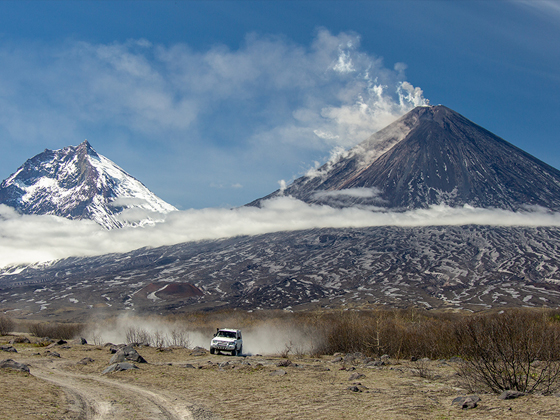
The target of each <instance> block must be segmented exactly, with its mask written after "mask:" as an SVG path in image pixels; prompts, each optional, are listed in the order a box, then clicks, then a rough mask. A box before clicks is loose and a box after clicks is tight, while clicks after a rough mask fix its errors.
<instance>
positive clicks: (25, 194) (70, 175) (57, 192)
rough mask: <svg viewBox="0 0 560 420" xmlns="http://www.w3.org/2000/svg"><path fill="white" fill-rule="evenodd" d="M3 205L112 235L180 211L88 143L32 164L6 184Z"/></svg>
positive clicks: (0, 192)
mask: <svg viewBox="0 0 560 420" xmlns="http://www.w3.org/2000/svg"><path fill="white" fill-rule="evenodd" d="M0 204H5V205H8V206H10V207H13V208H15V209H16V210H17V211H18V212H20V213H22V214H38V215H41V214H51V215H56V216H61V217H66V218H69V219H91V220H94V221H95V222H97V223H98V224H100V225H101V226H103V227H104V228H106V229H114V228H120V227H124V226H141V225H143V224H146V223H154V222H155V221H157V220H159V219H161V218H162V215H164V214H166V213H169V212H171V211H175V210H176V209H175V207H173V206H171V205H170V204H168V203H166V202H165V201H163V200H161V199H160V198H159V197H157V196H156V195H154V194H153V193H152V192H151V191H149V190H148V188H146V186H144V184H142V183H141V182H140V181H138V180H137V179H136V178H134V177H132V176H131V175H129V174H128V173H126V172H125V171H124V170H122V169H121V168H120V167H118V166H117V165H116V164H115V163H113V162H112V161H111V160H109V159H107V158H106V157H104V156H102V155H100V154H98V153H97V152H96V151H95V150H94V149H93V148H92V147H91V145H90V144H89V142H88V141H87V140H86V141H84V142H82V143H81V144H80V145H78V146H68V147H65V148H62V149H58V150H49V149H45V151H44V152H42V153H40V154H38V155H36V156H34V157H32V158H30V159H28V160H27V161H26V162H25V163H24V164H23V165H22V166H20V167H19V168H18V169H17V171H16V172H15V173H13V174H12V175H11V176H10V177H8V178H7V179H6V180H4V181H3V182H2V184H0Z"/></svg>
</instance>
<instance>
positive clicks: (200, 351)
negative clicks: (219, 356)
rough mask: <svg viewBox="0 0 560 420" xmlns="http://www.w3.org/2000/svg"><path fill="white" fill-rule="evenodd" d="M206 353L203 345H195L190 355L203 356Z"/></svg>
mask: <svg viewBox="0 0 560 420" xmlns="http://www.w3.org/2000/svg"><path fill="white" fill-rule="evenodd" d="M206 353H207V350H206V349H205V348H204V347H199V346H196V347H195V348H194V349H193V351H192V352H191V354H190V355H191V356H204V355H205V354H206Z"/></svg>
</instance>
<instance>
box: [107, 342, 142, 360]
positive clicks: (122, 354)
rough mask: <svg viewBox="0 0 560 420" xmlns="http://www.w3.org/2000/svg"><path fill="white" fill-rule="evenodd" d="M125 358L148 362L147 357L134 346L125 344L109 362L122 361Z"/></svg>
mask: <svg viewBox="0 0 560 420" xmlns="http://www.w3.org/2000/svg"><path fill="white" fill-rule="evenodd" d="M125 360H130V361H132V362H136V363H148V362H147V361H146V359H144V358H143V357H142V356H140V354H139V353H138V352H137V351H136V350H135V349H134V348H132V346H124V347H122V348H120V349H119V350H118V351H117V352H116V353H115V354H114V355H113V357H111V360H110V361H109V363H111V364H112V363H121V362H124V361H125Z"/></svg>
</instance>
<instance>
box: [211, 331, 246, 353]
mask: <svg viewBox="0 0 560 420" xmlns="http://www.w3.org/2000/svg"><path fill="white" fill-rule="evenodd" d="M220 351H229V352H231V355H232V356H236V355H238V354H243V339H242V338H241V330H233V329H231V328H218V331H217V332H216V334H214V338H213V339H212V341H211V342H210V353H211V354H214V353H216V352H218V353H219V352H220Z"/></svg>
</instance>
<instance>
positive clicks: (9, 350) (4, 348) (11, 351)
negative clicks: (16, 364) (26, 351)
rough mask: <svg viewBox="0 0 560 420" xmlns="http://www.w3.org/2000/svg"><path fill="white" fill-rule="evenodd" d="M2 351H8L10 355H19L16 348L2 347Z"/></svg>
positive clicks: (0, 348)
mask: <svg viewBox="0 0 560 420" xmlns="http://www.w3.org/2000/svg"><path fill="white" fill-rule="evenodd" d="M0 350H2V351H6V352H8V353H17V350H16V348H15V347H14V346H8V345H5V346H0Z"/></svg>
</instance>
